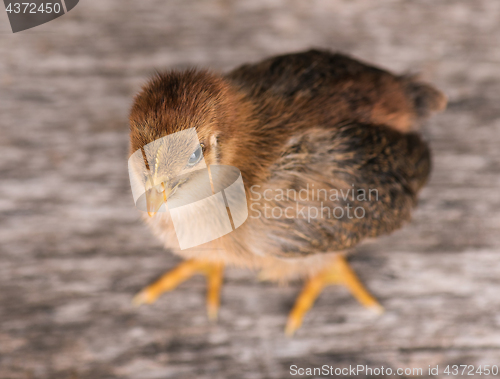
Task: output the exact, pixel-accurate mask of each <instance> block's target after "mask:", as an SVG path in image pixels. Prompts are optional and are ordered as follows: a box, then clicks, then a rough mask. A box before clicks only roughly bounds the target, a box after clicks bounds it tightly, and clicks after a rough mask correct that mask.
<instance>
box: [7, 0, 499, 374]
mask: <svg viewBox="0 0 500 379" xmlns="http://www.w3.org/2000/svg"><path fill="white" fill-rule="evenodd" d="M499 41H500V1H498V0H473V1H472V0H470V1H460V0H456V1H454V0H440V1H431V0H421V1H404V0H378V1H373V0H351V1H347V0H344V1H341V0H317V1H316V0H311V1H304V0H287V1H285V0H239V1H231V0H217V1H216V0H210V1H193V0H172V1H160V0H154V1H152V0H150V1H137V0H106V1H101V0H85V1H81V2H80V4H79V5H78V6H77V7H76V8H75V9H74V10H72V11H71V12H70V13H69V14H68V15H66V16H64V17H61V18H59V19H57V20H55V21H53V22H51V23H49V24H46V25H42V26H40V27H37V28H35V29H32V30H29V31H25V32H21V33H17V34H12V33H11V31H10V28H9V25H8V22H7V16H6V14H5V13H3V11H2V13H1V14H0V152H1V156H0V378H1V379H24V378H26V379H32V378H33V379H34V378H36V379H38V378H43V379H58V378H65V379H66V378H67V379H87V378H88V379H101V378H130V379H152V378H176V379H178V378H201V379H203V378H234V379H253V378H255V379H260V378H291V377H293V376H291V375H290V368H289V367H290V365H297V366H298V367H318V366H321V365H323V364H328V365H332V366H335V367H348V366H349V365H357V364H362V365H364V364H366V365H368V366H370V367H381V366H382V365H383V366H384V367H391V368H393V369H396V368H398V367H402V368H406V367H410V368H412V367H422V368H424V372H426V369H427V368H428V366H429V365H433V366H435V365H439V367H440V371H441V375H440V377H447V376H444V375H443V374H442V370H444V367H445V366H446V365H448V364H473V365H481V364H482V365H485V364H490V365H493V364H497V365H500V314H499V307H500V176H499V173H500V152H499V147H500V43H499ZM313 46H315V47H324V48H330V49H332V50H340V51H343V52H347V53H350V54H352V55H354V56H355V57H358V58H361V59H363V60H366V61H368V62H372V63H375V64H378V65H380V66H382V67H385V68H388V69H391V70H393V71H395V72H419V73H421V75H422V77H423V78H424V79H426V80H428V81H431V82H433V83H435V84H436V85H437V86H438V87H439V88H441V89H442V90H443V91H444V92H446V93H447V94H448V96H449V99H450V104H449V108H448V110H447V111H446V112H445V113H443V114H441V115H439V116H437V117H435V118H433V119H432V120H431V121H430V122H429V123H428V124H427V125H426V126H425V128H424V133H425V134H426V136H427V137H428V138H429V140H430V141H431V145H432V148H433V152H434V171H433V174H432V179H431V181H430V183H429V185H428V186H427V188H426V189H425V191H424V192H423V195H422V197H421V201H420V207H419V208H418V210H417V211H416V212H415V217H414V221H413V222H412V223H411V224H410V225H408V227H406V228H405V229H403V230H401V231H399V232H397V233H394V234H393V235H391V236H388V237H385V238H382V239H379V240H377V241H373V242H371V243H369V244H366V245H363V246H362V247H360V248H359V249H358V254H356V255H354V256H353V257H352V259H351V261H352V264H353V266H354V268H355V269H356V270H357V272H358V273H359V275H360V276H361V277H362V279H363V280H364V281H365V282H366V283H367V285H368V287H369V288H370V289H371V290H372V291H373V293H374V294H376V295H377V296H378V298H379V299H380V300H381V302H382V304H383V305H384V306H385V308H386V313H385V314H384V315H382V316H376V315H373V314H372V313H370V312H369V311H367V310H365V309H363V308H362V307H361V306H359V305H358V304H357V303H356V302H355V301H354V300H353V299H352V298H351V297H350V296H349V294H348V293H347V291H346V290H345V289H343V288H338V287H330V288H328V289H327V290H326V291H324V293H323V294H322V295H321V297H320V299H319V301H318V302H317V304H316V305H315V307H314V309H313V311H312V312H311V313H310V314H309V315H308V316H307V318H306V320H305V323H304V326H303V328H302V329H300V330H299V332H298V333H297V335H296V337H295V338H293V339H288V338H285V336H284V334H283V328H284V324H285V320H286V315H287V313H288V311H289V309H290V307H291V305H292V304H293V301H294V299H295V296H296V295H297V293H298V291H299V290H300V284H296V285H290V286H288V287H281V288H280V287H277V286H275V285H272V284H269V283H261V282H258V281H257V280H256V278H255V275H254V274H253V273H251V272H247V271H244V270H234V269H229V270H228V271H227V278H226V285H225V287H224V289H223V293H222V309H221V313H220V320H219V322H218V323H217V324H210V323H209V322H208V321H207V318H206V315H205V310H204V291H205V285H204V279H203V278H202V277H196V278H194V279H192V280H190V281H189V282H187V283H185V284H183V285H182V286H181V287H180V288H179V289H178V290H176V291H175V292H172V293H169V294H167V295H165V296H163V297H162V298H161V299H160V300H159V301H158V302H157V303H156V304H154V305H152V306H149V307H141V308H138V309H136V308H134V307H132V305H131V298H132V296H133V295H134V293H136V292H137V291H138V290H139V289H140V288H141V287H142V286H143V285H145V284H147V283H149V282H151V281H152V280H154V279H155V278H156V277H158V276H159V275H160V274H161V273H162V272H163V271H164V270H166V269H169V268H172V267H173V266H174V265H175V264H177V263H178V261H179V260H178V259H177V258H175V257H173V256H172V255H171V254H169V253H168V252H165V251H163V250H162V248H161V246H160V245H159V243H158V242H157V241H156V240H155V239H154V238H153V237H152V235H151V234H150V233H149V231H148V230H147V229H146V228H145V227H144V226H143V225H142V224H141V223H140V222H139V217H138V211H137V210H136V209H135V208H134V206H133V202H132V197H131V192H130V188H129V183H128V177H127V165H126V163H127V160H126V156H127V133H128V125H127V113H128V109H129V106H130V104H131V101H132V97H133V95H134V93H136V92H137V91H138V89H139V88H140V86H141V84H142V83H144V81H145V80H146V79H147V78H148V76H149V75H151V74H152V73H153V72H154V70H155V69H160V70H161V69H165V68H171V67H177V68H180V67H187V66H199V67H209V68H212V69H214V70H226V69H230V68H232V67H234V66H236V65H238V64H240V63H243V62H246V61H255V60H258V59H260V58H263V57H265V56H268V55H274V54H277V53H283V52H289V51H296V50H300V49H305V48H309V47H313ZM358 377H359V378H363V377H366V376H364V375H360V376H358ZM392 377H396V376H392ZM423 377H428V376H427V375H424V376H423ZM476 377H479V376H476ZM482 377H484V376H482Z"/></svg>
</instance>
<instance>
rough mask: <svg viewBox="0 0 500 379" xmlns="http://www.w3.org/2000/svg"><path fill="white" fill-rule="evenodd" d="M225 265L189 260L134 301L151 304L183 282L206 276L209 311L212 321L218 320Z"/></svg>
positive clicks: (150, 286)
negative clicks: (194, 276)
mask: <svg viewBox="0 0 500 379" xmlns="http://www.w3.org/2000/svg"><path fill="white" fill-rule="evenodd" d="M223 272H224V265H223V264H221V263H214V262H208V261H202V260H197V259H189V260H187V261H184V262H182V263H181V264H180V265H178V266H177V267H176V268H174V269H173V270H172V271H169V272H167V273H166V274H164V275H163V276H162V277H161V278H160V279H158V280H157V281H156V282H154V283H153V284H151V285H149V286H147V287H146V288H144V289H143V290H142V291H141V292H139V293H138V294H137V295H136V296H135V297H134V299H133V303H134V304H135V305H141V304H151V303H153V302H155V301H156V299H157V298H158V297H159V296H160V295H161V294H162V293H163V292H167V291H171V290H173V289H174V288H175V287H177V286H178V285H179V284H181V283H182V282H184V281H186V280H187V279H189V278H190V277H192V276H193V275H195V274H204V275H206V277H207V287H208V288H207V311H208V317H209V318H210V319H211V320H214V319H216V318H217V312H218V310H219V305H220V289H221V286H222V277H223Z"/></svg>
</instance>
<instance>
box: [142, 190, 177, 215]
mask: <svg viewBox="0 0 500 379" xmlns="http://www.w3.org/2000/svg"><path fill="white" fill-rule="evenodd" d="M170 192H172V191H171V189H169V188H165V183H160V184H158V185H157V186H155V187H153V188H150V189H149V190H147V191H146V208H147V211H148V215H149V217H153V216H154V215H155V214H156V212H158V210H159V209H160V207H161V206H162V205H163V204H164V203H166V201H167V199H168V195H170Z"/></svg>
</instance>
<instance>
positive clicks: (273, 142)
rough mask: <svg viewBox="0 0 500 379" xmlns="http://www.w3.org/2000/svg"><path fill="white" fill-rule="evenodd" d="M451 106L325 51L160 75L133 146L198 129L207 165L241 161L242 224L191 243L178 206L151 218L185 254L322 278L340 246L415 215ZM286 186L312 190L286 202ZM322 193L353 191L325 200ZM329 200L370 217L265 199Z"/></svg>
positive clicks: (136, 110) (420, 86) (135, 124)
mask: <svg viewBox="0 0 500 379" xmlns="http://www.w3.org/2000/svg"><path fill="white" fill-rule="evenodd" d="M445 105H446V99H445V97H444V96H443V95H442V94H441V93H440V92H439V91H437V90H435V89H434V88H433V87H431V86H430V85H427V84H424V83H421V82H418V81H417V80H415V79H414V78H413V77H407V76H395V75H392V74H390V73H388V72H386V71H383V70H380V69H378V68H375V67H372V66H368V65H366V64H363V63H360V62H358V61H356V60H354V59H351V58H349V57H347V56H344V55H340V54H332V53H329V52H326V51H318V50H311V51H307V52H304V53H297V54H289V55H283V56H278V57H274V58H270V59H267V60H265V61H262V62H260V63H257V64H248V65H244V66H241V67H239V68H237V69H235V70H234V71H232V72H230V73H228V74H227V75H219V74H215V73H211V72H208V71H197V70H188V71H183V72H178V71H171V72H167V73H164V74H158V75H156V76H155V77H154V78H153V79H152V80H151V81H150V82H149V83H148V84H147V85H146V86H145V87H144V88H143V90H142V91H141V92H140V93H139V95H138V96H137V97H136V99H135V103H134V105H133V108H132V111H131V115H130V125H131V134H130V137H131V153H132V152H134V151H136V150H137V149H140V148H141V147H142V146H144V145H146V144H147V143H149V142H152V141H154V140H156V139H158V138H161V137H163V136H166V135H169V134H171V133H174V132H177V131H180V130H183V129H187V128H191V127H194V128H196V130H197V133H198V136H199V138H200V142H201V143H202V144H203V145H204V152H203V154H204V157H205V161H206V163H207V165H209V164H225V165H231V166H236V167H238V168H239V169H240V171H241V173H242V176H243V180H244V183H245V189H246V193H247V200H248V205H249V209H250V210H249V218H248V219H247V221H246V222H245V223H244V224H243V225H242V226H241V227H240V228H238V229H237V230H235V231H234V232H232V233H230V234H228V235H226V236H224V237H221V238H219V239H217V240H215V241H213V242H211V243H207V244H205V245H203V246H200V247H199V248H192V249H188V250H183V251H180V250H179V249H178V244H177V240H176V237H175V234H174V229H173V225H172V222H171V221H170V219H169V216H168V213H163V214H160V213H158V214H156V215H155V216H154V217H153V218H149V217H148V216H147V215H145V216H144V219H145V221H146V222H147V224H148V225H149V226H150V227H151V228H152V229H153V231H154V233H155V234H156V235H157V236H159V237H160V239H161V240H162V242H163V243H164V244H165V247H167V248H171V249H172V250H173V251H174V252H175V253H176V254H179V255H181V256H184V257H188V258H196V259H203V260H209V261H217V262H219V261H220V262H223V263H226V264H235V265H242V266H246V267H251V268H255V269H258V270H261V271H262V274H263V276H265V277H266V278H269V279H274V280H287V279H291V278H297V277H306V276H313V275H315V274H316V273H317V272H319V271H320V270H321V269H323V268H324V267H325V265H328V264H329V262H330V261H332V259H334V257H335V255H336V253H338V252H343V251H347V250H348V249H350V248H352V247H354V246H355V245H356V244H357V243H359V242H360V241H362V240H363V239H365V238H371V237H376V236H379V235H382V234H386V233H389V232H391V231H393V230H395V229H398V228H399V227H401V226H402V224H403V223H404V222H406V221H408V220H409V219H410V214H411V210H412V208H413V207H414V205H415V204H416V199H417V194H418V192H419V190H420V189H421V188H422V186H423V185H424V184H425V182H426V180H427V178H428V175H429V171H430V154H429V149H428V146H427V144H426V143H425V142H424V141H423V140H422V138H421V136H420V135H419V134H418V132H417V130H418V125H419V123H420V122H421V121H422V120H423V119H424V118H425V117H427V116H428V115H429V114H430V113H431V112H433V111H438V110H442V109H444V107H445ZM287 189H289V190H292V191H293V190H295V191H297V192H298V191H300V190H303V192H302V194H303V195H305V194H306V193H307V196H302V199H304V198H305V200H301V199H296V201H295V200H294V199H290V198H288V199H287V198H285V199H283V198H279V197H278V194H279V190H287ZM318 189H325V190H328V191H330V190H336V191H337V193H338V192H339V191H341V190H342V191H344V192H343V193H347V192H348V193H349V195H348V196H347V197H346V198H343V197H341V198H337V199H333V200H332V199H331V198H330V197H328V198H325V197H324V196H323V197H321V198H318V195H317V192H314V190H316V191H317V190H318ZM370 189H372V190H373V189H376V191H377V199H376V200H375V199H373V198H372V199H370V200H367V199H366V198H364V199H363V198H362V197H361V196H358V195H359V194H361V193H363V191H365V194H366V193H367V192H366V191H369V190H370ZM266 190H267V192H264V191H266ZM304 191H306V193H305V192H304ZM351 191H352V192H351ZM264 193H266V194H268V195H269V194H270V193H272V194H273V196H266V197H267V199H266V198H264V196H263V194H264ZM365 197H366V196H365ZM322 202H323V206H325V205H326V206H328V207H329V208H331V209H333V208H335V207H341V208H343V209H345V208H346V207H349V206H351V207H352V208H353V209H354V208H359V209H363V210H364V217H361V218H358V217H353V218H349V217H347V216H345V217H340V218H337V217H329V218H328V217H318V218H315V219H310V220H308V219H304V217H300V214H296V212H295V213H293V212H292V214H293V217H279V218H274V217H263V212H264V209H265V207H269V208H270V209H282V210H284V209H286V208H287V207H289V206H291V207H293V208H295V209H297V208H296V207H297V204H298V206H299V207H308V208H314V207H317V208H320V207H321V205H322V204H321V203H322ZM277 213H279V212H277ZM259 214H260V216H259ZM288 214H289V215H290V212H289V213H288Z"/></svg>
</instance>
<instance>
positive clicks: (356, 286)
mask: <svg viewBox="0 0 500 379" xmlns="http://www.w3.org/2000/svg"><path fill="white" fill-rule="evenodd" d="M330 284H341V285H344V286H346V287H347V288H348V289H349V291H350V292H351V294H352V295H353V296H354V297H355V298H356V299H357V300H358V301H359V302H360V303H361V304H362V305H364V306H365V307H367V308H372V309H374V310H375V311H376V312H378V313H382V312H383V308H382V306H381V305H380V304H379V303H378V301H377V300H376V299H375V298H374V297H373V296H372V295H370V293H369V292H368V290H367V289H366V288H365V287H364V286H363V284H362V283H361V282H360V281H359V279H358V277H357V276H356V274H355V273H354V271H353V270H352V269H351V267H350V266H349V264H348V263H347V261H346V259H345V257H343V256H341V255H338V256H337V257H336V260H335V262H334V264H333V265H331V266H330V267H327V268H326V269H325V270H323V271H321V272H320V273H319V274H317V275H316V276H314V277H312V278H310V279H309V280H308V281H307V283H306V284H305V286H304V288H303V290H302V292H301V293H300V295H299V297H298V298H297V300H296V302H295V305H294V307H293V309H292V311H291V312H290V315H289V316H288V321H287V324H286V328H285V333H286V334H287V335H289V336H291V335H293V334H294V333H295V331H296V330H297V329H298V328H300V325H301V324H302V320H303V318H304V315H305V314H306V313H307V311H308V310H309V309H310V308H311V307H312V305H313V304H314V301H315V300H316V298H317V297H318V296H319V294H320V293H321V291H322V290H323V288H324V287H325V286H327V285H330Z"/></svg>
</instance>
